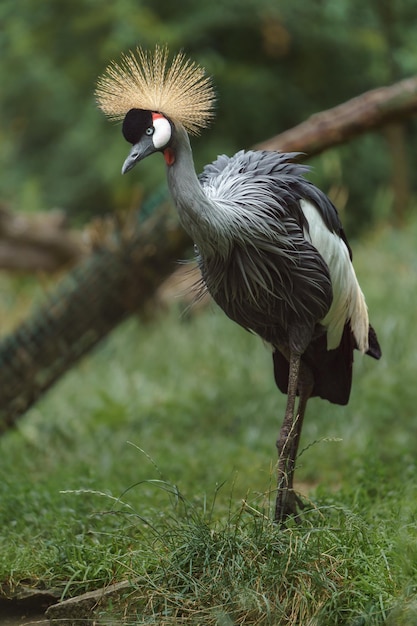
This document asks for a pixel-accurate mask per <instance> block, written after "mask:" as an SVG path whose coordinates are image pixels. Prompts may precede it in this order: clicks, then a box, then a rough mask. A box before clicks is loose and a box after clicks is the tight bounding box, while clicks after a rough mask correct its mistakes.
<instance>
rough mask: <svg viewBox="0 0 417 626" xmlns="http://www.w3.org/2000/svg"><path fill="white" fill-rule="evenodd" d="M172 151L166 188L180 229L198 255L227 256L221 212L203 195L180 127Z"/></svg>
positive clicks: (185, 137) (188, 144)
mask: <svg viewBox="0 0 417 626" xmlns="http://www.w3.org/2000/svg"><path fill="white" fill-rule="evenodd" d="M172 150H173V152H174V154H175V161H174V163H173V165H170V166H168V167H167V178H168V187H169V190H170V192H171V196H172V198H173V200H174V203H175V206H176V208H177V211H178V215H179V218H180V222H181V224H182V226H183V228H184V229H185V230H186V231H187V233H188V234H189V235H190V237H191V238H192V239H193V241H194V242H195V243H196V244H197V246H198V248H199V250H200V253H201V254H203V255H212V254H214V253H215V252H216V253H219V252H221V251H222V250H224V252H225V253H227V249H228V247H229V246H228V245H227V241H226V240H224V238H223V237H222V236H221V233H222V230H223V229H222V228H221V222H222V212H221V211H220V208H219V206H217V204H216V203H215V202H214V201H213V200H211V199H209V198H208V197H207V196H206V194H205V193H204V190H203V187H202V186H201V184H200V182H199V180H198V177H197V174H196V172H195V167H194V161H193V154H192V150H191V145H190V140H189V138H188V134H187V132H186V131H185V129H184V128H183V127H182V126H176V129H175V135H174V138H173V143H172Z"/></svg>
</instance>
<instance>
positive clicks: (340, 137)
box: [255, 76, 417, 156]
mask: <svg viewBox="0 0 417 626" xmlns="http://www.w3.org/2000/svg"><path fill="white" fill-rule="evenodd" d="M416 113H417V76H413V77H411V78H407V79H405V80H402V81H400V82H398V83H395V84H394V85H391V86H389V87H380V88H378V89H373V90H372V91H367V92H366V93H363V94H361V95H360V96H357V97H356V98H353V99H352V100H348V101H347V102H345V103H344V104H340V105H339V106H336V107H334V108H332V109H328V110H327V111H322V112H321V113H316V114H315V115H312V116H311V117H310V118H309V119H308V120H306V121H305V122H302V123H301V124H298V126H294V128H290V129H289V130H287V131H284V132H283V133H281V134H279V135H276V136H275V137H272V138H271V139H268V140H266V141H263V142H261V143H259V144H257V145H256V146H255V149H258V150H260V149H262V150H280V151H282V152H304V153H305V154H306V155H307V156H313V155H316V154H320V152H323V151H324V150H328V149H329V148H332V147H333V146H337V145H339V144H342V143H346V142H347V141H350V140H352V139H354V138H355V137H357V136H358V135H361V134H364V133H368V132H370V131H374V130H377V129H378V128H381V127H382V126H385V125H387V124H390V123H392V122H395V121H398V120H400V119H405V118H407V117H410V116H412V115H415V114H416Z"/></svg>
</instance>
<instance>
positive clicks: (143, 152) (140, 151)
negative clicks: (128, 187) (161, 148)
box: [122, 137, 155, 174]
mask: <svg viewBox="0 0 417 626" xmlns="http://www.w3.org/2000/svg"><path fill="white" fill-rule="evenodd" d="M154 152H155V146H154V145H153V142H152V140H151V139H150V138H149V137H146V138H145V139H144V138H142V139H141V140H140V141H138V143H135V144H134V145H133V146H132V148H131V149H130V152H129V155H128V157H127V159H126V161H125V162H124V163H123V167H122V174H126V172H128V171H129V170H131V169H132V167H135V165H136V163H138V162H139V161H142V159H145V158H146V157H147V156H149V155H150V154H153V153H154Z"/></svg>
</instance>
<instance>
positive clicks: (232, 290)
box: [96, 46, 381, 523]
mask: <svg viewBox="0 0 417 626" xmlns="http://www.w3.org/2000/svg"><path fill="white" fill-rule="evenodd" d="M96 96H97V101H98V105H99V107H100V108H101V109H102V110H103V111H104V113H105V114H106V115H108V116H109V117H111V118H113V119H116V120H117V119H118V120H123V135H124V137H125V139H126V140H127V141H128V142H129V143H131V144H132V148H131V150H130V153H129V156H128V157H127V159H126V161H125V162H124V164H123V168H122V173H126V172H128V171H129V170H131V169H132V168H133V167H134V166H135V165H136V163H138V162H139V161H141V160H142V159H144V158H145V157H147V156H149V155H151V154H153V153H155V152H160V153H162V154H163V156H164V158H165V162H166V171H167V178H168V186H169V189H170V193H171V195H172V198H173V201H174V203H175V206H176V208H177V210H178V214H179V219H180V222H181V224H182V226H183V227H184V229H185V230H186V231H187V232H188V233H189V235H190V236H191V238H192V239H193V241H194V242H195V245H196V250H197V261H198V264H199V267H200V270H201V276H202V282H203V285H204V287H205V289H207V291H208V292H209V293H210V294H211V296H212V298H213V299H214V300H215V302H216V303H217V304H218V305H219V306H220V307H221V308H222V309H223V311H224V312H225V313H226V315H227V316H228V317H230V318H231V319H232V320H234V321H235V322H236V323H237V324H239V325H240V326H242V327H243V328H245V329H247V330H249V331H252V332H253V333H256V334H257V335H259V336H260V337H262V339H263V340H264V341H266V342H268V343H269V344H271V346H272V348H273V364H274V376H275V381H276V384H277V386H278V387H279V389H280V390H281V391H282V392H284V393H287V405H286V410H285V416H284V421H283V423H282V426H281V430H280V432H279V436H278V440H277V442H276V445H277V448H278V455H279V456H278V487H277V497H276V506H275V520H276V521H277V522H280V523H283V522H284V521H285V519H286V518H287V517H288V516H290V515H297V514H298V509H299V507H301V506H302V503H301V501H300V500H299V498H298V497H297V495H296V494H295V492H294V489H293V477H294V469H295V461H296V456H297V449H298V444H299V439H300V433H301V428H302V424H303V418H304V413H305V410H306V405H307V401H308V399H309V398H310V397H312V396H319V397H321V398H324V399H326V400H329V401H330V402H333V403H336V404H346V403H347V402H348V400H349V395H350V389H351V382H352V364H353V352H354V350H355V349H358V350H359V351H360V352H362V353H366V354H369V355H370V356H372V357H373V358H375V359H379V358H380V356H381V351H380V347H379V344H378V340H377V337H376V334H375V332H374V330H373V328H372V327H371V326H370V324H369V320H368V312H367V307H366V304H365V298H364V295H363V293H362V291H361V288H360V286H359V283H358V281H357V278H356V275H355V271H354V269H353V265H352V254H351V250H350V248H349V244H348V242H347V240H346V237H345V234H344V232H343V228H342V225H341V222H340V220H339V216H338V214H337V211H336V208H335V207H334V206H333V204H332V203H331V202H330V200H329V199H328V198H327V196H326V195H325V194H324V193H323V192H322V191H320V190H319V189H318V188H317V187H315V186H314V185H313V184H311V183H310V182H309V181H308V180H306V179H305V178H304V174H305V172H306V171H307V170H308V168H307V167H305V166H302V165H300V164H297V163H296V162H294V160H295V158H296V156H297V155H295V154H285V153H278V152H266V151H247V152H245V151H241V152H238V153H237V154H235V155H234V156H232V157H227V156H220V157H218V158H217V160H216V161H214V162H213V163H212V164H210V165H207V166H206V167H205V168H204V171H203V173H202V174H201V175H200V176H199V177H198V176H197V174H196V172H195V168H194V163H193V156H192V151H191V146H190V141H189V137H188V134H197V133H198V131H199V129H200V128H202V127H205V126H207V124H208V122H209V121H210V119H211V118H212V115H213V106H214V92H213V88H212V85H211V81H210V79H209V78H208V77H206V76H205V73H204V70H203V69H202V68H201V67H199V66H198V65H196V64H195V63H193V62H191V61H189V60H188V59H187V58H186V57H185V56H184V55H183V54H182V53H180V54H178V55H177V56H176V57H175V58H174V59H173V61H172V63H171V64H170V65H169V64H168V51H167V49H166V48H164V47H163V48H160V47H158V46H157V47H156V48H155V51H154V52H153V53H150V52H144V51H143V50H141V49H139V48H138V49H137V50H136V53H134V52H130V53H129V54H128V55H125V56H123V57H122V60H121V62H120V64H116V63H112V64H110V65H109V67H108V68H107V70H106V72H105V73H104V75H103V76H102V77H101V78H100V79H99V81H98V85H97V90H96ZM297 396H299V400H298V407H297V408H296V397H297Z"/></svg>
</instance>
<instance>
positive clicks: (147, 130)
mask: <svg viewBox="0 0 417 626" xmlns="http://www.w3.org/2000/svg"><path fill="white" fill-rule="evenodd" d="M154 132H155V129H154V127H153V126H149V128H147V129H146V130H145V135H149V136H150V135H153V134H154Z"/></svg>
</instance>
